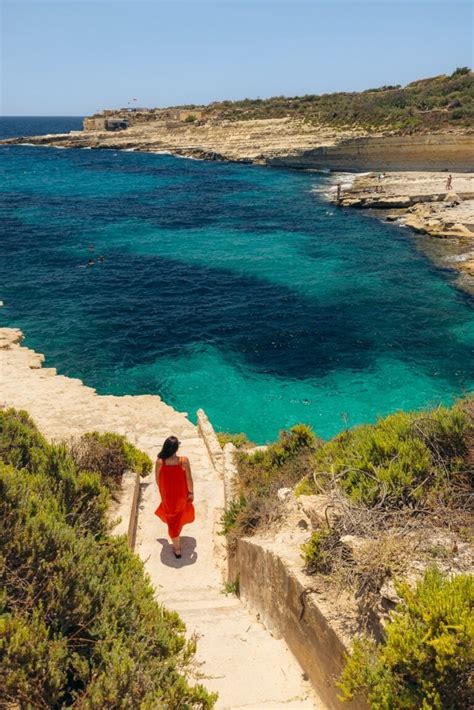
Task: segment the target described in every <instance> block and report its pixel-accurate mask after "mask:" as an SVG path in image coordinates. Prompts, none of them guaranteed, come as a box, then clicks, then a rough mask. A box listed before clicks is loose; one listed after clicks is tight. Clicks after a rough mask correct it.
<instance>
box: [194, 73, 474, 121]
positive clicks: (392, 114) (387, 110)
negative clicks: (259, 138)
mask: <svg viewBox="0 0 474 710" xmlns="http://www.w3.org/2000/svg"><path fill="white" fill-rule="evenodd" d="M206 108H207V110H208V111H209V112H215V113H218V115H219V117H221V118H228V119H239V120H243V119H256V118H283V117H285V116H291V117H294V118H300V119H304V120H305V121H307V122H309V123H314V124H325V125H329V126H334V127H359V128H364V129H369V130H370V129H385V130H395V131H402V132H404V131H423V130H436V129H441V128H445V127H447V126H461V127H468V126H470V127H471V128H472V126H473V122H474V73H473V72H471V71H470V69H469V68H468V67H460V68H458V69H456V70H455V71H454V72H453V73H452V74H451V75H450V76H445V75H441V76H435V77H432V78H428V79H420V80H418V81H413V82H411V83H410V84H408V85H407V86H404V87H402V86H398V85H397V86H381V87H379V88H376V89H367V90H366V91H361V92H338V93H333V94H321V95H317V94H307V95H305V96H293V97H287V96H274V97H272V98H269V99H244V100H242V101H222V102H216V103H214V104H210V105H209V106H208V107H206Z"/></svg>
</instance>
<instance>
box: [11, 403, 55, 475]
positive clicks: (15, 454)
mask: <svg viewBox="0 0 474 710" xmlns="http://www.w3.org/2000/svg"><path fill="white" fill-rule="evenodd" d="M48 449H49V447H48V444H47V442H46V439H45V438H44V437H43V436H42V435H41V434H40V432H39V431H38V429H37V428H36V426H35V425H34V423H33V421H32V420H31V419H30V416H29V414H28V412H25V411H24V410H20V411H18V410H16V409H0V459H1V460H2V461H4V462H5V463H9V464H11V465H12V466H14V467H15V468H19V469H20V468H26V469H28V470H29V471H32V470H34V471H38V472H40V471H43V470H44V469H45V467H46V464H47V460H48Z"/></svg>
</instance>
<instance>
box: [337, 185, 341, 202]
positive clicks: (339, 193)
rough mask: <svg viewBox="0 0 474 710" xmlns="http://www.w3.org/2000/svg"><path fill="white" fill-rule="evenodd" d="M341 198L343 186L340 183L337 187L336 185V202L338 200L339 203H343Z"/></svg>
mask: <svg viewBox="0 0 474 710" xmlns="http://www.w3.org/2000/svg"><path fill="white" fill-rule="evenodd" d="M341 197H342V185H341V183H340V182H338V183H337V185H336V200H337V201H338V202H340V201H341Z"/></svg>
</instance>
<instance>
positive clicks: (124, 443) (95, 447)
mask: <svg viewBox="0 0 474 710" xmlns="http://www.w3.org/2000/svg"><path fill="white" fill-rule="evenodd" d="M70 453H71V456H72V459H73V461H74V463H75V464H76V466H77V468H78V469H79V470H80V471H97V472H98V473H100V475H101V477H102V480H103V482H104V483H106V485H108V486H109V487H111V488H114V487H117V486H118V485H120V483H121V480H122V476H123V474H124V473H125V472H126V471H135V472H136V473H139V474H140V475H141V476H146V475H147V474H148V473H149V472H150V471H151V469H152V462H151V460H150V458H149V457H148V456H147V455H146V454H145V453H144V452H143V451H140V450H139V449H137V448H136V446H133V444H131V443H130V442H129V441H128V440H127V439H126V437H125V436H121V435H120V434H111V433H108V432H107V433H105V434H100V433H99V432H97V431H93V432H88V433H87V434H84V435H83V436H81V438H80V439H78V440H76V441H73V442H72V443H71V444H70Z"/></svg>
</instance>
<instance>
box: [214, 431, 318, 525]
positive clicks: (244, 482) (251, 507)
mask: <svg viewBox="0 0 474 710" xmlns="http://www.w3.org/2000/svg"><path fill="white" fill-rule="evenodd" d="M318 445H319V440H318V439H317V437H316V436H315V435H314V433H313V432H312V431H311V429H310V427H308V426H305V425H303V424H300V425H297V426H294V427H292V428H291V429H290V430H289V431H282V432H281V433H280V438H279V440H278V442H277V443H275V444H271V445H270V446H268V447H267V448H266V449H258V450H257V451H254V452H252V453H247V452H245V451H244V450H240V451H238V452H237V476H236V482H235V496H236V499H235V501H234V502H233V503H232V504H231V506H230V508H229V510H228V511H227V512H226V513H225V514H224V516H223V518H222V524H223V531H224V533H225V534H227V533H229V532H230V531H231V530H232V534H233V535H234V536H238V535H243V534H250V533H253V532H254V531H255V529H256V528H257V527H258V525H259V524H261V523H262V522H263V521H267V520H269V519H270V518H273V517H274V516H275V511H276V510H277V509H278V507H279V500H278V498H277V491H278V489H279V488H284V487H288V486H294V485H295V483H296V482H297V481H299V480H300V479H301V478H302V477H303V476H304V474H305V473H306V471H307V469H308V466H309V461H310V459H311V456H312V454H313V452H314V451H315V449H316V447H317V446H318Z"/></svg>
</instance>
